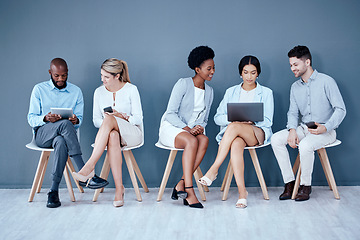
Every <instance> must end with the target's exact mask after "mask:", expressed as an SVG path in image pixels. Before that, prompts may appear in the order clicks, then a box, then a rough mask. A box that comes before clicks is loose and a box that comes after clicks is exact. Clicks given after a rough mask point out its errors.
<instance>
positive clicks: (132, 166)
mask: <svg viewBox="0 0 360 240" xmlns="http://www.w3.org/2000/svg"><path fill="white" fill-rule="evenodd" d="M140 129H141V132H142V133H143V135H142V136H143V137H142V141H141V143H140V144H139V145H137V146H133V147H123V148H122V152H123V154H124V159H125V162H126V166H127V168H128V170H129V175H130V178H131V182H132V185H133V187H134V190H135V194H136V198H137V200H138V201H139V202H141V201H142V198H141V194H140V189H139V185H138V183H137V180H136V176H137V177H138V179H139V181H140V183H141V186H142V187H143V189H144V191H145V192H149V189H148V187H147V185H146V183H145V180H144V177H143V176H142V174H141V171H140V169H139V166H138V164H137V163H136V160H135V157H134V155H133V153H132V151H131V150H133V149H136V148H139V147H141V146H142V145H144V126H143V125H141V126H140ZM91 146H92V147H94V144H92V145H91ZM105 150H107V148H105ZM109 173H110V163H109V160H108V159H107V154H106V157H105V160H104V164H103V167H102V169H101V173H100V177H101V178H104V179H107V178H108V176H109ZM103 191H104V188H101V189H96V190H95V193H94V197H93V202H96V201H97V199H98V197H99V194H100V193H102V192H103Z"/></svg>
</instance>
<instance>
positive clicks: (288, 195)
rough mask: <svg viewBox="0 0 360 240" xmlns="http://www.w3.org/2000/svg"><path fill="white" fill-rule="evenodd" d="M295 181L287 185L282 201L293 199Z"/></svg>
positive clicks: (281, 196)
mask: <svg viewBox="0 0 360 240" xmlns="http://www.w3.org/2000/svg"><path fill="white" fill-rule="evenodd" d="M294 185H295V180H294V181H291V182H288V183H286V184H285V189H284V192H283V193H282V194H281V195H280V197H279V199H280V200H287V199H291V195H292V193H293V190H294Z"/></svg>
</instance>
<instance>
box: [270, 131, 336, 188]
mask: <svg viewBox="0 0 360 240" xmlns="http://www.w3.org/2000/svg"><path fill="white" fill-rule="evenodd" d="M296 133H297V135H298V138H299V146H298V149H299V154H300V164H301V178H300V185H305V186H311V175H312V172H313V166H314V157H315V156H314V152H315V151H316V150H318V149H320V148H322V147H324V146H325V145H327V144H330V143H333V142H335V140H336V132H335V130H331V131H329V132H325V133H323V134H319V135H315V134H311V133H310V132H309V131H308V128H307V127H306V126H305V125H303V124H301V125H300V126H299V127H297V128H296ZM288 136H289V131H288V130H287V129H284V130H281V131H279V132H277V133H275V134H274V135H273V136H272V137H271V146H272V149H273V151H274V154H275V157H276V160H277V162H278V164H279V167H280V169H281V173H282V176H283V180H284V183H288V182H291V181H293V180H295V176H294V173H293V171H292V166H291V162H290V157H289V152H288V150H287V148H286V145H287V138H288Z"/></svg>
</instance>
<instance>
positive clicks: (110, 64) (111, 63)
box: [101, 58, 130, 82]
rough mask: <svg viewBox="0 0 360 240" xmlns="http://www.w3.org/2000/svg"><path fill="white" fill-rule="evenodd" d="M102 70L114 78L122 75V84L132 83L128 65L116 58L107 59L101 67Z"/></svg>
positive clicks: (120, 78)
mask: <svg viewBox="0 0 360 240" xmlns="http://www.w3.org/2000/svg"><path fill="white" fill-rule="evenodd" d="M101 69H103V70H105V71H106V72H108V73H110V74H111V75H113V76H116V75H117V74H120V77H119V80H120V81H121V82H130V77H129V69H128V66H127V63H126V62H125V61H123V60H118V59H116V58H109V59H106V60H105V61H104V62H103V64H102V65H101Z"/></svg>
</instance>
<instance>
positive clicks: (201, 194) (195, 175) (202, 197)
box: [194, 167, 206, 201]
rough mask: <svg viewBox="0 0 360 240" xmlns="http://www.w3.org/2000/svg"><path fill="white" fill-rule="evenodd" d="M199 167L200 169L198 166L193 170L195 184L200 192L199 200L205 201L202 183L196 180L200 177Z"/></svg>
mask: <svg viewBox="0 0 360 240" xmlns="http://www.w3.org/2000/svg"><path fill="white" fill-rule="evenodd" d="M199 169H200V167H198V168H197V169H196V170H195V172H194V178H195V182H196V185H197V187H198V189H199V193H200V197H201V200H203V201H206V196H205V192H204V189H203V185H202V184H201V183H199V182H198V180H199V179H200V173H199ZM200 171H201V170H200Z"/></svg>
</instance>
